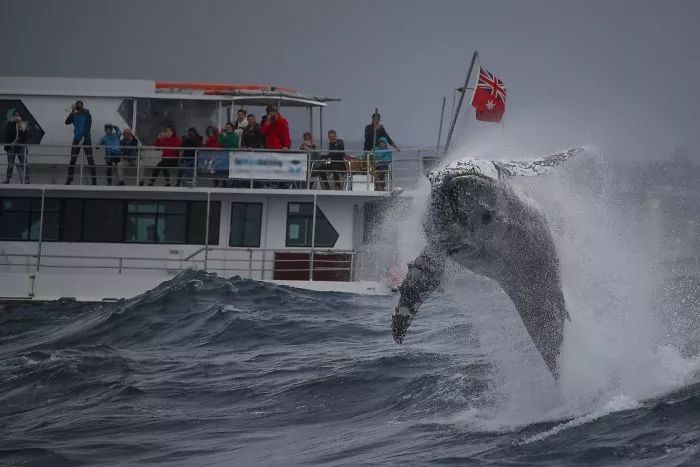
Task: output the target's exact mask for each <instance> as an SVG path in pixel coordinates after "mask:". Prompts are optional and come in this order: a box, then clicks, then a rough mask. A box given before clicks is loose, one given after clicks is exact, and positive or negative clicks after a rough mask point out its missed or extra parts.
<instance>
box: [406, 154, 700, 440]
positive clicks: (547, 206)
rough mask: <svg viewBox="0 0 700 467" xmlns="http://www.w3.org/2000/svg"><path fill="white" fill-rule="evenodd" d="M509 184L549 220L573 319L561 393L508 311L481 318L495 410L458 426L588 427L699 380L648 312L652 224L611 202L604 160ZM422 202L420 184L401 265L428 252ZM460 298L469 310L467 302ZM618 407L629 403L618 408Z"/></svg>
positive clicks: (586, 160) (581, 159) (584, 159)
mask: <svg viewBox="0 0 700 467" xmlns="http://www.w3.org/2000/svg"><path fill="white" fill-rule="evenodd" d="M492 149H493V148H492V147H491V146H490V145H488V144H486V145H483V144H482V145H479V144H476V145H474V144H472V145H470V147H469V149H466V148H465V149H462V148H460V149H459V150H457V151H453V152H452V153H451V155H450V157H449V160H448V161H445V164H447V163H449V162H451V161H452V160H455V159H459V158H470V157H478V156H479V155H481V156H482V157H483V154H487V155H488V154H490V153H491V152H492ZM482 152H483V154H480V153H482ZM508 154H509V155H515V156H519V155H521V153H518V152H517V151H510V152H508ZM506 157H507V156H506ZM501 158H503V156H502V157H501ZM494 159H498V157H494ZM512 182H513V184H514V186H515V188H516V189H517V190H522V191H523V192H526V193H528V195H529V196H530V197H531V198H532V199H533V200H534V201H535V202H536V203H537V204H538V206H539V207H540V209H542V211H543V212H544V213H545V215H546V217H547V219H548V222H549V224H550V228H551V230H552V233H553V235H554V237H555V242H556V244H557V248H558V251H559V254H560V264H561V270H562V280H563V287H564V291H565V296H566V299H567V306H568V309H569V313H570V315H571V322H570V323H568V324H567V326H566V329H565V337H564V345H563V349H562V354H561V357H560V368H561V380H560V382H559V384H558V385H557V384H555V382H554V381H553V380H552V379H551V376H550V375H549V373H548V372H547V370H546V368H545V366H544V365H543V364H542V362H541V361H540V358H539V355H538V354H537V352H536V351H535V350H534V348H533V346H532V344H531V342H530V341H529V338H528V337H527V333H526V332H525V330H524V328H523V327H522V324H521V323H520V322H519V319H518V316H517V313H516V312H515V310H514V308H512V307H510V308H507V307H504V309H503V310H502V313H501V314H500V315H498V316H493V315H491V316H478V315H477V316H475V317H474V319H475V321H476V322H475V324H476V326H477V328H478V329H479V337H480V342H481V344H482V346H483V347H484V349H485V352H486V353H487V354H488V357H489V359H491V360H492V361H493V362H495V364H496V368H497V371H496V372H495V374H494V383H495V384H494V391H495V392H497V394H498V399H499V400H500V402H499V404H498V407H496V408H494V409H493V410H490V411H489V413H488V414H484V413H482V412H481V411H478V410H477V412H479V414H478V415H474V409H469V410H468V411H467V413H466V414H468V415H465V416H464V417H463V418H464V419H465V420H466V419H469V420H470V421H471V422H473V421H474V420H475V417H476V419H478V420H479V421H480V424H481V428H482V429H483V428H486V429H493V428H497V429H502V428H504V427H513V426H522V425H526V424H529V423H533V422H537V421H542V420H557V419H561V418H567V417H571V416H574V417H579V418H577V419H576V420H582V423H585V420H587V418H586V417H588V418H591V417H592V418H591V419H595V418H598V417H599V416H602V415H604V414H607V413H610V412H613V411H617V410H626V409H627V408H630V407H633V406H635V404H636V403H637V401H642V400H646V399H649V398H653V397H655V396H658V395H660V394H663V393H667V392H669V391H671V390H673V389H675V388H678V387H680V386H683V385H685V384H689V383H690V382H691V381H692V380H693V378H695V377H697V373H698V371H699V370H700V356H694V357H693V356H691V357H690V358H687V357H686V358H684V357H683V356H682V355H681V354H680V352H679V351H678V350H677V349H678V348H681V347H682V346H683V343H682V342H664V341H663V340H662V337H663V336H664V335H665V333H664V324H663V320H662V317H661V316H660V310H659V309H658V308H656V307H655V306H654V295H655V293H656V291H657V290H658V286H659V283H660V280H661V277H660V271H659V270H658V268H657V264H658V262H659V260H660V259H661V258H660V255H661V251H662V249H661V248H660V247H659V240H660V239H661V238H662V237H661V235H660V233H659V225H658V224H659V223H658V219H655V218H654V216H653V215H642V216H641V217H640V216H633V215H632V214H631V213H630V211H629V210H627V209H626V208H627V207H628V206H625V205H621V204H620V203H618V202H617V200H616V199H615V188H616V184H617V183H618V179H617V178H616V174H614V173H612V171H611V169H610V167H609V166H608V165H607V164H606V162H605V160H604V158H603V157H601V156H600V154H598V153H596V152H595V151H594V150H591V149H589V150H588V151H587V152H586V153H584V154H582V155H580V156H577V158H576V160H574V161H569V162H567V164H566V167H562V168H561V170H557V171H555V172H554V173H553V174H551V175H548V176H541V177H532V178H526V177H522V178H514V179H513V180H512ZM428 194H429V184H428V183H427V181H425V182H424V183H423V184H422V185H421V186H420V189H419V190H418V192H417V193H416V196H415V201H414V202H413V204H412V206H411V208H410V215H409V216H407V217H404V218H403V220H402V221H400V222H397V225H400V226H401V227H400V228H399V229H398V231H399V232H400V234H399V237H398V238H399V245H401V247H400V249H401V251H402V253H403V254H402V257H401V261H402V263H403V264H405V262H408V261H410V260H412V259H413V257H415V255H416V254H417V252H419V251H420V250H421V248H422V246H423V245H424V243H425V239H424V237H423V236H422V228H421V226H420V222H421V220H422V218H423V216H424V213H425V208H426V205H427V196H428ZM642 212H644V211H642ZM496 293H498V292H496ZM458 296H459V295H458ZM462 299H463V300H464V303H468V300H469V297H468V296H464V297H462ZM621 400H622V401H626V402H625V403H617V402H619V401H621ZM457 418H460V417H459V416H458V417H457ZM486 419H488V420H489V422H488V423H484V421H485V420H486ZM568 426H569V425H566V424H565V425H564V426H563V427H561V429H566V428H567V427H568ZM572 426H573V425H572ZM535 440H536V439H533V441H535Z"/></svg>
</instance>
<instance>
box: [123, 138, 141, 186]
mask: <svg viewBox="0 0 700 467" xmlns="http://www.w3.org/2000/svg"><path fill="white" fill-rule="evenodd" d="M139 144H140V143H139V140H138V139H137V138H136V136H135V135H134V132H133V131H131V128H124V132H123V133H122V139H121V140H120V141H119V146H120V149H121V157H122V159H123V160H124V162H126V164H127V166H128V167H129V172H132V169H133V168H134V167H136V166H137V163H138V160H139ZM125 177H126V178H127V179H128V178H129V177H131V175H126V176H125ZM133 178H134V183H135V180H136V178H137V174H136V173H134V175H133ZM119 184H120V185H124V180H123V179H122V180H121V181H120V182H119ZM141 184H143V182H141Z"/></svg>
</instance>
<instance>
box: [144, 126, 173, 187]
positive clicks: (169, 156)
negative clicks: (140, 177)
mask: <svg viewBox="0 0 700 467" xmlns="http://www.w3.org/2000/svg"><path fill="white" fill-rule="evenodd" d="M155 146H156V147H159V148H163V150H162V151H161V158H160V162H158V165H156V167H155V168H154V169H153V171H152V172H151V181H150V182H149V184H148V186H153V185H154V184H155V183H156V179H157V178H158V175H160V171H161V169H162V170H163V176H164V177H165V186H170V171H169V170H168V168H173V169H177V166H178V159H179V158H180V151H178V150H177V149H175V148H178V147H179V146H180V140H179V139H178V137H177V133H176V132H175V127H174V126H172V125H168V126H167V127H165V131H164V132H163V133H161V134H160V135H159V136H158V138H157V139H156V144H155Z"/></svg>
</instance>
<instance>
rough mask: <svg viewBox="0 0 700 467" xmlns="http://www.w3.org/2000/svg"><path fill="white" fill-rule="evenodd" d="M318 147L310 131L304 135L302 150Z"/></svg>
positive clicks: (300, 146) (312, 149)
mask: <svg viewBox="0 0 700 467" xmlns="http://www.w3.org/2000/svg"><path fill="white" fill-rule="evenodd" d="M315 149H316V144H315V143H314V137H313V135H312V134H311V133H309V132H308V131H307V132H306V133H304V135H303V136H302V141H301V145H299V150H300V151H314V150H315Z"/></svg>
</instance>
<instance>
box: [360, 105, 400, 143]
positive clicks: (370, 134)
mask: <svg viewBox="0 0 700 467" xmlns="http://www.w3.org/2000/svg"><path fill="white" fill-rule="evenodd" d="M381 120H382V117H381V115H379V114H378V113H376V112H375V113H373V114H372V123H370V124H369V125H367V126H366V127H365V144H364V146H363V149H364V150H365V151H371V150H372V149H374V147H375V146H376V145H377V142H378V141H379V138H386V140H387V142H388V143H389V145H390V146H391V147H393V148H394V149H395V150H397V151H398V150H399V148H398V147H396V144H394V140H392V139H391V136H389V133H387V131H386V128H384V125H382V122H381Z"/></svg>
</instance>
